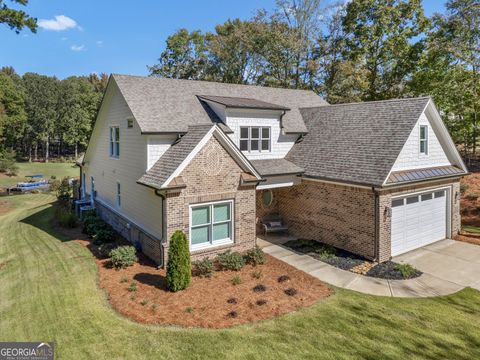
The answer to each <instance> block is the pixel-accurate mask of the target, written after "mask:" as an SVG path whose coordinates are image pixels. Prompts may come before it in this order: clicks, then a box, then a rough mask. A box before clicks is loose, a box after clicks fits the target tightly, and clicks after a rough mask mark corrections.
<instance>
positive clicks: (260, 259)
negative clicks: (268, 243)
mask: <svg viewBox="0 0 480 360" xmlns="http://www.w3.org/2000/svg"><path fill="white" fill-rule="evenodd" d="M243 257H244V259H245V262H246V263H247V264H251V265H253V266H257V265H263V264H265V260H266V259H265V254H264V253H263V251H262V249H260V248H259V247H258V246H255V247H254V248H253V249H250V250H248V251H247V252H246V253H245V255H244V256H243Z"/></svg>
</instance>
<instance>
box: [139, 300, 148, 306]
mask: <svg viewBox="0 0 480 360" xmlns="http://www.w3.org/2000/svg"><path fill="white" fill-rule="evenodd" d="M147 304H148V299H143V300H142V301H140V305H142V306H145V305H147Z"/></svg>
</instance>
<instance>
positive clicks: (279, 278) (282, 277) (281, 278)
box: [277, 275, 290, 283]
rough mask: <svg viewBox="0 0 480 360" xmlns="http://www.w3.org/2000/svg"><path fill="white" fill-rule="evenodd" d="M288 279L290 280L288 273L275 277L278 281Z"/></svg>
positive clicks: (281, 281)
mask: <svg viewBox="0 0 480 360" xmlns="http://www.w3.org/2000/svg"><path fill="white" fill-rule="evenodd" d="M288 280H290V276H288V275H281V276H279V277H278V279H277V281H278V282H279V283H283V282H285V281H288Z"/></svg>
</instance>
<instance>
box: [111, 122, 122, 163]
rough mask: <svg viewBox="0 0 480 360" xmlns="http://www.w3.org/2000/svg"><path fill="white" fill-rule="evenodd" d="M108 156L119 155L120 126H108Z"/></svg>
mask: <svg viewBox="0 0 480 360" xmlns="http://www.w3.org/2000/svg"><path fill="white" fill-rule="evenodd" d="M110 156H111V157H116V158H118V157H119V156H120V128H119V127H118V126H112V127H111V128H110Z"/></svg>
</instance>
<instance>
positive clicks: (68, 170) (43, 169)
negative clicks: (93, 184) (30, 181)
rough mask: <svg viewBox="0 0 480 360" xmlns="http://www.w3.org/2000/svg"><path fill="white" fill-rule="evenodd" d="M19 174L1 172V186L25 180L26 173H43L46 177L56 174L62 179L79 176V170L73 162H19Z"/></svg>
mask: <svg viewBox="0 0 480 360" xmlns="http://www.w3.org/2000/svg"><path fill="white" fill-rule="evenodd" d="M17 166H18V169H19V171H18V174H17V176H7V175H5V174H2V173H0V186H11V185H15V184H16V183H18V182H22V181H25V176H26V175H34V174H42V175H43V176H45V178H46V179H50V177H51V176H52V175H55V176H56V177H57V179H61V178H63V177H65V176H70V177H78V176H79V170H78V167H77V166H74V164H73V163H36V162H32V163H28V162H21V163H17Z"/></svg>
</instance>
